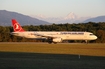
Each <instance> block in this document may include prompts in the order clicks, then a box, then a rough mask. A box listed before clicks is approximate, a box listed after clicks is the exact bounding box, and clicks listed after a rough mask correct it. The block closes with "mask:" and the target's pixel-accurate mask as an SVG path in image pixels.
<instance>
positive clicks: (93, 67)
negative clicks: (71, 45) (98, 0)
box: [0, 52, 105, 69]
mask: <svg viewBox="0 0 105 69" xmlns="http://www.w3.org/2000/svg"><path fill="white" fill-rule="evenodd" d="M0 69H105V57H94V56H82V55H65V54H42V53H17V52H0Z"/></svg>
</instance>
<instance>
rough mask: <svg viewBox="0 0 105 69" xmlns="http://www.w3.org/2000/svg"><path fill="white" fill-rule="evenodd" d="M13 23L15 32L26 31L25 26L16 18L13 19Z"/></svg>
mask: <svg viewBox="0 0 105 69" xmlns="http://www.w3.org/2000/svg"><path fill="white" fill-rule="evenodd" d="M12 25H13V29H14V32H24V30H23V28H22V27H21V26H20V24H19V23H18V22H17V21H16V20H15V19H12Z"/></svg>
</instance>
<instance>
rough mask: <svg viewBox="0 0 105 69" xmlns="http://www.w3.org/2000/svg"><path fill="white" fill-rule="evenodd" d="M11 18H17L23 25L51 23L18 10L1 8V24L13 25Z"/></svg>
mask: <svg viewBox="0 0 105 69" xmlns="http://www.w3.org/2000/svg"><path fill="white" fill-rule="evenodd" d="M11 19H16V20H17V21H18V22H19V23H21V25H43V24H50V23H49V22H47V21H43V20H39V19H37V18H33V17H30V16H28V15H24V14H21V13H17V12H12V11H7V10H0V25H1V26H11Z"/></svg>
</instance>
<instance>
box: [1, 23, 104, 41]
mask: <svg viewBox="0 0 105 69" xmlns="http://www.w3.org/2000/svg"><path fill="white" fill-rule="evenodd" d="M23 29H24V30H26V31H87V32H92V33H93V34H95V35H96V36H97V37H98V39H97V40H93V41H89V42H91V43H105V22H99V23H95V22H88V23H78V24H75V23H73V24H69V23H66V24H55V23H53V24H51V25H38V26H34V25H30V26H28V25H27V26H23ZM11 32H13V28H12V26H5V27H4V26H0V42H46V40H35V39H34V40H32V39H26V38H22V37H17V36H13V35H11V34H10V33H11ZM67 42H82V41H77V40H69V41H67Z"/></svg>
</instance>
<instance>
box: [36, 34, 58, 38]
mask: <svg viewBox="0 0 105 69" xmlns="http://www.w3.org/2000/svg"><path fill="white" fill-rule="evenodd" d="M35 35H37V36H41V37H46V38H57V37H55V36H53V35H45V34H44V35H43V34H35Z"/></svg>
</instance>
